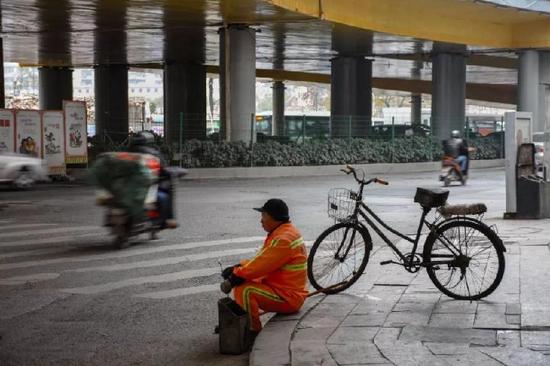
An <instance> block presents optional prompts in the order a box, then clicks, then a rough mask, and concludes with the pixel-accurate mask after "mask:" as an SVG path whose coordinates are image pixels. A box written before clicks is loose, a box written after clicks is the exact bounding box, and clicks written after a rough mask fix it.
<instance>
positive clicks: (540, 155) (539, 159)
mask: <svg viewBox="0 0 550 366" xmlns="http://www.w3.org/2000/svg"><path fill="white" fill-rule="evenodd" d="M535 166H536V167H537V172H540V171H543V169H544V143H542V142H535Z"/></svg>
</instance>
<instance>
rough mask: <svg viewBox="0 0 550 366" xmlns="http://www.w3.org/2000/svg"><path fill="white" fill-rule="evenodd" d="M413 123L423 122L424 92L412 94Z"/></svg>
mask: <svg viewBox="0 0 550 366" xmlns="http://www.w3.org/2000/svg"><path fill="white" fill-rule="evenodd" d="M411 124H413V125H420V124H422V94H411Z"/></svg>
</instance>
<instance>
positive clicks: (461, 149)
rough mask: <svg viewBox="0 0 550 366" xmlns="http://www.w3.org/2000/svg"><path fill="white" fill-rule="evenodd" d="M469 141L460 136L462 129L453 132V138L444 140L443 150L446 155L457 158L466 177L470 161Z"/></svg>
mask: <svg viewBox="0 0 550 366" xmlns="http://www.w3.org/2000/svg"><path fill="white" fill-rule="evenodd" d="M469 150H470V149H469V148H468V143H467V142H466V140H465V139H463V138H461V137H460V131H457V130H454V131H452V132H451V138H450V139H448V140H445V141H443V152H444V154H445V156H450V157H452V158H453V159H455V162H456V163H457V164H459V165H460V170H461V171H462V175H463V176H464V177H467V176H468V165H469V162H470V157H469Z"/></svg>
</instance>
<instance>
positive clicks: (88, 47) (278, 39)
mask: <svg viewBox="0 0 550 366" xmlns="http://www.w3.org/2000/svg"><path fill="white" fill-rule="evenodd" d="M0 11H1V13H2V39H3V53H4V61H12V62H19V63H21V64H24V65H34V66H39V67H40V101H41V107H43V108H57V106H58V105H59V103H60V101H61V100H62V99H63V98H70V97H71V96H72V89H71V87H70V85H69V84H70V80H71V78H70V77H69V76H70V73H71V70H72V69H73V68H75V67H94V68H95V95H96V101H97V102H96V125H97V127H96V129H97V131H98V133H111V134H113V136H118V135H120V136H123V135H124V134H125V133H126V132H127V124H128V122H127V121H128V116H127V108H126V106H125V105H126V104H127V100H128V92H127V89H128V77H127V70H128V68H129V67H157V68H163V69H164V75H165V80H164V95H165V98H164V100H165V124H166V126H165V131H166V134H167V138H168V139H169V140H170V141H175V140H176V137H177V136H178V135H181V134H182V133H183V135H184V136H185V138H202V137H204V134H205V128H204V126H203V125H204V123H202V122H201V121H200V120H201V118H200V116H205V115H206V110H205V108H206V102H205V98H206V90H205V85H204V84H205V83H204V79H205V78H206V74H207V73H208V72H212V73H219V74H220V80H221V83H220V84H221V104H222V106H221V108H222V109H221V115H222V133H223V136H224V137H225V138H227V139H230V140H247V139H250V136H252V134H251V133H250V132H251V131H250V124H249V121H250V117H249V116H250V115H251V114H253V113H254V112H255V111H254V102H253V101H254V98H255V90H254V82H255V79H256V78H257V77H260V78H267V79H272V80H273V81H274V90H279V91H278V92H276V93H275V92H274V100H273V102H274V120H275V123H277V120H278V119H279V121H280V118H281V115H280V114H281V113H284V106H283V112H281V106H280V104H281V103H282V102H281V100H282V101H283V103H284V86H283V87H282V88H281V82H284V81H287V80H292V81H310V82H320V83H330V85H331V91H332V98H331V103H332V104H331V112H332V114H333V115H355V116H368V119H369V120H367V121H365V122H364V123H369V122H370V114H371V111H372V107H371V101H370V96H371V91H372V88H380V89H388V90H397V91H402V92H409V93H411V95H412V97H413V100H415V102H414V103H415V104H416V106H413V109H414V108H418V103H419V101H420V98H419V96H420V95H421V94H432V96H433V98H432V103H433V104H432V119H433V120H434V122H435V123H436V124H437V125H438V126H439V127H440V128H439V133H440V134H441V136H444V135H445V134H447V133H448V131H449V129H451V128H455V127H459V125H460V123H463V122H460V121H461V120H462V121H463V120H464V118H463V117H464V103H465V102H464V100H465V99H475V100H480V101H487V102H497V103H505V104H509V105H510V104H516V103H517V102H518V100H520V102H521V96H523V95H525V94H526V92H525V90H526V89H525V87H523V89H522V87H521V85H520V88H519V89H520V90H519V91H518V87H517V85H518V70H519V69H521V67H524V69H525V70H534V69H535V68H536V69H537V70H538V71H537V72H538V73H539V74H540V78H539V79H541V78H543V76H544V75H545V74H546V71H549V73H550V66H548V67H547V66H546V61H545V60H546V58H545V57H546V56H545V55H544V53H543V52H542V53H541V52H538V53H537V56H536V57H538V58H539V60H537V62H536V65H535V64H534V62H535V61H534V56H533V55H531V56H528V59H529V60H531V61H530V62H526V61H525V60H524V61H523V62H522V61H521V57H518V50H520V51H521V49H524V48H525V49H526V48H544V47H550V17H548V15H547V14H545V13H539V12H525V11H522V12H519V11H517V10H516V9H509V8H502V7H496V6H494V5H492V4H486V3H480V2H474V1H463V0H462V1H459V0H415V1H408V0H385V1H378V0H148V1H141V0H93V1H90V0H58V1H50V0H36V1H33V2H22V1H21V0H3V1H2V2H1V4H0ZM529 52H537V51H529ZM522 65H523V66H522ZM547 68H548V70H547ZM520 71H521V70H520ZM520 74H521V72H520ZM539 79H537V81H530V82H529V85H528V88H527V90H528V91H531V92H530V93H531V94H529V93H527V97H532V93H535V91H534V86H533V85H532V84H533V83H535V84H537V83H538V81H539ZM277 83H279V84H277ZM277 85H278V86H277ZM537 93H538V92H537ZM537 95H538V94H537ZM414 98H415V99H414ZM541 103H542V102H541ZM520 104H521V103H520ZM539 107H540V106H539V105H537V106H536V108H539ZM540 108H542V107H540ZM125 110H126V112H124V111H125ZM276 110H278V112H277V111H276ZM181 113H183V114H185V115H186V116H198V118H196V120H197V121H198V122H195V123H196V124H197V126H185V127H182V126H181V125H180V123H179V122H180V116H181ZM412 118H414V117H412ZM451 120H453V121H454V122H449V121H451ZM413 122H414V121H413ZM182 128H183V131H182V130H181V129H182Z"/></svg>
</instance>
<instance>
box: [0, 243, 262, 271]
mask: <svg viewBox="0 0 550 366" xmlns="http://www.w3.org/2000/svg"><path fill="white" fill-rule="evenodd" d="M257 240H258V237H250V238H235V239H223V240H213V241H207V242H194V243H183V244H175V245H160V246H154V247H150V248H135V249H128V250H124V251H118V252H109V253H105V254H90V255H83V256H78V257H76V256H73V257H61V258H52V259H38V260H32V261H24V262H17V263H6V264H0V271H1V270H7V269H14V268H26V267H36V266H45V265H50V264H61V263H77V262H87V261H94V260H104V259H114V258H127V257H133V256H138V255H144V254H154V253H161V252H165V251H171V250H180V249H193V248H200V247H209V246H216V245H222V244H233V243H246V242H254V241H257Z"/></svg>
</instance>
